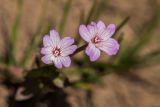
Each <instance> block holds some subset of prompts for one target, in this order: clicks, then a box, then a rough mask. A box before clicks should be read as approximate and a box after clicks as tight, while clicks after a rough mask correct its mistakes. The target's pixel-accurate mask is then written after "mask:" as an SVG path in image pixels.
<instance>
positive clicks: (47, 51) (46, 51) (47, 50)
mask: <svg viewBox="0 0 160 107" xmlns="http://www.w3.org/2000/svg"><path fill="white" fill-rule="evenodd" d="M51 53H52V47H51V46H49V47H43V48H42V49H41V54H44V55H45V54H51Z"/></svg>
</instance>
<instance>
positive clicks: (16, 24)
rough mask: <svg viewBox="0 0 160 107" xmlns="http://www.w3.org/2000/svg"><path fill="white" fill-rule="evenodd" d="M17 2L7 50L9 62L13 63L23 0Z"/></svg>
mask: <svg viewBox="0 0 160 107" xmlns="http://www.w3.org/2000/svg"><path fill="white" fill-rule="evenodd" d="M17 3H18V10H17V15H16V19H15V21H14V24H13V27H12V32H11V40H10V51H9V56H10V58H9V64H15V63H16V61H15V49H16V43H17V37H18V30H19V26H20V19H21V16H22V6H23V0H17Z"/></svg>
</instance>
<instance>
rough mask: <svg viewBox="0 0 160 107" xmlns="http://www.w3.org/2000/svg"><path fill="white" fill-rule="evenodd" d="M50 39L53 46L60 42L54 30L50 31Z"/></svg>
mask: <svg viewBox="0 0 160 107" xmlns="http://www.w3.org/2000/svg"><path fill="white" fill-rule="evenodd" d="M50 39H51V41H52V44H53V45H54V46H55V45H57V44H58V43H59V42H60V37H59V33H58V32H57V31H56V30H51V31H50Z"/></svg>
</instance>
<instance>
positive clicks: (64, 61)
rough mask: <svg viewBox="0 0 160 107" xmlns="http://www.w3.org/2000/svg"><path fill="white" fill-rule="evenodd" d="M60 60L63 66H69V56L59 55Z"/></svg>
mask: <svg viewBox="0 0 160 107" xmlns="http://www.w3.org/2000/svg"><path fill="white" fill-rule="evenodd" d="M61 62H62V64H63V66H64V67H69V66H70V65H71V59H70V57H69V56H67V57H61Z"/></svg>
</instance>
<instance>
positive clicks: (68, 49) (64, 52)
mask: <svg viewBox="0 0 160 107" xmlns="http://www.w3.org/2000/svg"><path fill="white" fill-rule="evenodd" d="M76 49H77V46H76V45H71V46H69V47H66V48H63V49H62V50H61V55H62V56H68V55H70V54H73V53H74V51H75V50H76Z"/></svg>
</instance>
